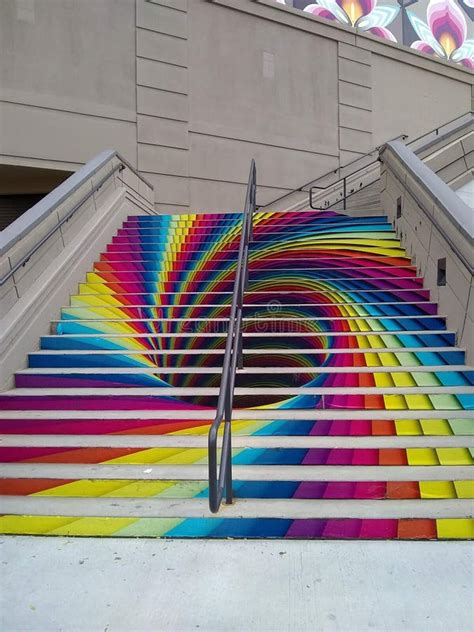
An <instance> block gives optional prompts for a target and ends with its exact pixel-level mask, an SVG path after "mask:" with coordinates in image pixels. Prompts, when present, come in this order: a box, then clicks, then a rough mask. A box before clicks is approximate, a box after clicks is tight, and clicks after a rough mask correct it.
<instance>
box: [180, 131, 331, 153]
mask: <svg viewBox="0 0 474 632" xmlns="http://www.w3.org/2000/svg"><path fill="white" fill-rule="evenodd" d="M189 133H190V134H196V135H197V136H208V137H209V138H222V139H223V140H231V141H236V142H239V143H249V144H250V145H263V146H265V147H275V148H276V149H289V150H290V151H298V152H300V153H305V154H311V155H312V156H325V157H328V158H338V157H339V154H329V153H323V152H319V151H311V150H310V149H300V148H298V147H290V146H289V145H274V144H272V143H266V142H264V141H259V140H248V139H247V138H237V137H235V136H223V135H220V134H211V133H209V132H199V131H197V130H193V129H192V128H190V129H189Z"/></svg>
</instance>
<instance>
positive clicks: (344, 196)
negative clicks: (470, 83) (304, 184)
mask: <svg viewBox="0 0 474 632" xmlns="http://www.w3.org/2000/svg"><path fill="white" fill-rule="evenodd" d="M468 116H472V112H465V113H464V114H462V115H461V116H458V117H456V118H455V119H453V120H452V121H449V122H448V123H443V125H440V126H439V127H437V128H436V129H434V130H431V131H430V132H426V133H425V134H422V135H421V136H418V137H417V138H414V139H413V140H411V141H410V142H409V143H406V147H411V146H412V145H414V144H415V143H419V142H420V141H422V140H423V139H426V138H428V137H430V136H432V135H433V134H434V135H435V137H434V139H430V140H429V141H428V142H427V143H424V144H422V145H421V146H420V147H418V148H417V150H416V151H417V152H421V151H423V150H424V149H426V148H428V147H430V146H431V145H433V143H436V142H439V140H440V138H443V136H440V135H439V133H440V130H443V129H444V128H446V127H449V126H451V125H453V123H456V122H457V121H461V119H464V118H466V117H468ZM470 123H471V121H470V120H467V121H465V122H463V123H462V124H461V125H460V126H458V127H457V128H454V129H452V130H450V132H449V133H452V132H453V131H455V130H456V129H460V128H463V127H466V126H468V125H469V124H470ZM399 138H401V139H402V140H405V139H407V138H408V136H406V135H405V134H403V135H402V136H399V137H397V138H395V139H392V140H390V141H387V142H386V143H384V144H383V145H379V146H378V147H377V149H376V151H378V152H380V151H382V150H383V148H384V147H386V146H387V145H389V144H390V143H393V142H399V140H398V139H399ZM372 154H373V152H370V153H368V154H365V155H364V156H362V157H361V158H357V159H356V160H355V161H352V162H351V163H348V164H347V165H344V166H343V167H340V169H344V168H346V167H349V166H351V165H352V164H354V163H355V162H358V161H359V160H362V159H363V158H368V157H369V156H371V155H372ZM378 162H380V159H379V157H377V158H376V159H375V160H373V161H372V162H369V163H367V164H365V165H364V166H362V167H359V168H358V169H356V170H354V171H352V172H351V173H349V174H347V175H345V176H343V177H341V178H339V179H338V180H335V181H334V182H331V184H328V185H327V186H325V187H317V186H313V187H311V188H310V189H309V205H310V207H311V208H312V209H313V210H315V211H325V210H328V209H330V208H332V207H333V206H335V205H336V204H340V203H341V202H342V203H343V207H342V208H343V210H346V208H347V204H346V202H347V199H348V198H350V197H351V196H352V195H355V194H356V193H359V192H360V191H363V190H364V189H366V188H367V187H369V186H371V185H372V184H374V182H375V181H376V180H377V178H376V179H375V180H373V181H372V182H369V183H368V184H365V185H364V186H362V185H360V186H359V188H357V189H352V190H351V191H350V192H349V193H347V181H348V179H349V178H352V177H353V176H354V175H356V174H357V173H358V172H359V171H363V170H365V169H369V168H370V167H372V166H373V165H375V164H377V163H378ZM337 171H338V170H337V169H336V170H335V171H334V173H337ZM327 175H329V174H326V176H322V178H324V177H327ZM322 178H318V180H320V179H322ZM318 180H315V182H317V181H318ZM339 183H341V185H342V193H341V196H340V197H339V199H338V200H335V201H334V202H333V203H332V204H325V205H324V206H314V204H313V191H314V190H325V189H328V188H329V187H336V185H338V184H339Z"/></svg>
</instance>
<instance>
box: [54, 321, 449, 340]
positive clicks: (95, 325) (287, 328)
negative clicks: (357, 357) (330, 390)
mask: <svg viewBox="0 0 474 632" xmlns="http://www.w3.org/2000/svg"><path fill="white" fill-rule="evenodd" d="M364 322H365V321H362V320H361V321H360V328H361V329H362V326H363V324H364ZM316 324H317V323H316V322H315V321H314V320H296V319H293V320H291V319H289V320H274V321H268V320H267V321H265V320H263V321H262V322H260V323H258V322H255V321H245V322H244V327H243V331H244V333H259V332H262V331H271V332H275V333H279V332H281V333H284V332H289V333H291V332H293V333H294V332H298V331H299V332H302V331H314V329H315V326H316ZM321 325H323V326H324V328H321V330H320V335H321V336H326V335H330V334H332V333H341V334H344V335H346V334H347V335H359V334H361V335H374V334H377V333H383V334H386V333H390V334H394V335H397V334H402V333H408V332H413V331H417V332H420V331H424V332H426V333H427V334H429V333H430V331H437V332H440V331H445V330H446V323H445V320H444V319H435V318H416V319H415V318H404V319H400V320H396V319H392V320H388V319H385V318H381V319H377V321H376V322H373V323H371V331H370V332H368V331H362V332H359V331H358V327H359V323H358V322H357V321H353V326H352V327H349V325H348V323H347V322H345V321H343V320H340V321H336V320H335V321H332V322H329V321H319V326H320V327H321ZM326 327H330V330H329V329H326ZM51 329H52V331H51V333H52V334H59V335H70V334H94V333H97V332H101V333H104V334H107V333H111V334H116V333H118V332H121V333H129V334H130V335H133V334H143V335H147V336H148V335H151V334H152V333H169V334H180V333H189V332H193V331H194V332H196V333H199V332H202V331H210V330H212V331H213V332H216V333H219V332H222V333H226V332H227V330H228V321H227V320H226V319H223V320H214V321H212V320H209V321H206V320H194V321H193V320H184V321H183V322H177V321H166V320H165V321H155V322H152V321H138V320H135V321H134V320H123V321H116V322H114V321H110V322H107V321H94V320H90V321H87V320H83V321H73V320H70V321H68V320H63V321H59V322H56V323H55V324H54V325H53V326H52V328H51Z"/></svg>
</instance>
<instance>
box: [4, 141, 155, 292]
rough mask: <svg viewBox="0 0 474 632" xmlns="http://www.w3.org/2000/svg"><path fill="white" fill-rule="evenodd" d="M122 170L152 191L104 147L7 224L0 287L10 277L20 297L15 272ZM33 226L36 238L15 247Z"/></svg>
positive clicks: (115, 155)
mask: <svg viewBox="0 0 474 632" xmlns="http://www.w3.org/2000/svg"><path fill="white" fill-rule="evenodd" d="M125 170H129V171H130V172H132V173H133V175H134V177H135V178H137V179H139V180H141V181H142V182H143V185H144V187H145V188H147V189H148V190H149V191H151V192H153V186H152V185H151V184H150V183H149V182H148V181H147V180H145V178H143V176H141V175H140V174H138V172H137V171H136V170H135V169H134V168H133V167H132V166H131V165H130V164H129V163H128V162H127V161H126V160H125V158H123V157H122V156H121V155H120V154H119V153H118V152H117V151H115V150H112V149H108V150H105V151H103V152H101V153H100V154H98V155H97V156H95V157H94V158H93V159H92V160H90V161H89V162H87V163H86V164H85V165H83V166H82V167H81V168H80V169H78V171H76V172H75V173H73V174H72V175H71V176H70V177H69V178H67V179H66V180H65V181H64V182H63V183H62V184H60V185H59V186H58V187H57V188H55V189H54V190H53V191H51V192H50V193H48V194H47V195H46V196H45V197H44V198H42V199H41V200H40V201H39V202H38V203H37V204H35V205H34V206H32V207H31V208H30V209H28V210H27V211H26V212H25V213H24V214H23V215H21V216H20V217H19V218H17V219H16V220H15V221H14V222H13V223H12V224H10V226H7V228H5V230H3V231H2V232H1V235H0V257H2V258H3V257H5V260H6V261H7V262H8V266H7V269H6V271H5V272H4V273H3V274H2V275H1V276H0V287H2V286H3V285H5V284H6V282H7V281H9V280H10V279H13V282H14V284H15V290H16V292H17V294H18V298H20V294H19V293H18V288H17V286H16V283H15V273H16V272H18V271H19V270H21V269H22V268H24V267H25V266H26V264H27V263H28V262H29V261H30V260H31V259H32V258H33V257H34V255H36V253H37V252H38V251H40V250H41V249H42V248H43V246H45V245H46V248H48V247H49V241H50V240H51V238H52V237H55V236H56V234H58V233H59V234H60V235H61V239H63V235H62V228H63V226H65V225H66V224H67V223H68V222H69V221H71V220H72V219H73V216H75V215H76V214H78V212H79V211H81V210H82V209H83V208H85V207H86V205H87V204H88V203H89V202H90V200H91V199H95V195H96V194H97V193H98V192H99V191H100V190H101V189H102V188H103V187H104V188H105V185H107V184H108V183H109V182H110V181H112V179H113V178H114V176H115V175H116V174H117V180H118V181H119V180H121V179H122V178H123V176H122V173H123V172H124V171H125ZM117 184H119V182H117ZM132 191H133V189H132ZM136 197H137V200H136V201H137V202H140V200H139V197H141V201H142V202H143V195H141V196H140V195H139V194H138V192H137V193H136ZM142 210H143V211H144V212H145V213H154V210H153V211H152V210H150V209H148V208H147V207H146V206H143V205H142ZM51 220H52V221H51ZM46 224H48V226H49V225H50V227H49V229H45V230H42V226H44V225H46ZM35 229H37V230H38V232H39V233H40V235H41V236H40V237H38V239H37V240H33V241H32V243H28V244H27V246H26V247H25V248H24V249H21V248H17V251H15V250H14V249H15V247H17V245H18V244H20V242H21V241H22V240H23V239H25V240H26V239H27V238H29V237H30V236H31V235H34V231H35ZM63 241H64V239H63ZM2 260H3V259H2ZM2 271H3V270H2Z"/></svg>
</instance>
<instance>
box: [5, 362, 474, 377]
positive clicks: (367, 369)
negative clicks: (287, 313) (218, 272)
mask: <svg viewBox="0 0 474 632" xmlns="http://www.w3.org/2000/svg"><path fill="white" fill-rule="evenodd" d="M470 371H474V367H471V366H468V365H464V364H439V365H422V364H420V365H417V366H410V367H406V366H399V365H397V366H361V367H358V366H346V367H336V366H319V367H318V366H315V367H274V366H268V367H262V366H259V367H248V368H244V369H237V372H236V375H261V374H263V375H266V374H268V373H273V374H279V375H280V374H281V375H285V374H299V373H302V374H306V373H314V374H318V375H321V374H326V373H329V374H332V373H341V374H343V373H368V374H372V373H456V372H461V373H467V372H470ZM69 373H77V374H84V375H95V374H98V375H100V374H102V373H105V374H110V375H135V374H143V375H147V374H152V375H181V374H184V375H188V374H196V375H200V374H202V375H220V374H221V373H222V368H221V367H186V368H183V367H164V368H161V367H154V368H148V367H130V368H123V367H77V368H75V367H49V368H44V367H43V368H37V369H35V368H28V369H21V370H19V371H17V372H16V375H62V374H66V375H67V374H69Z"/></svg>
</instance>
